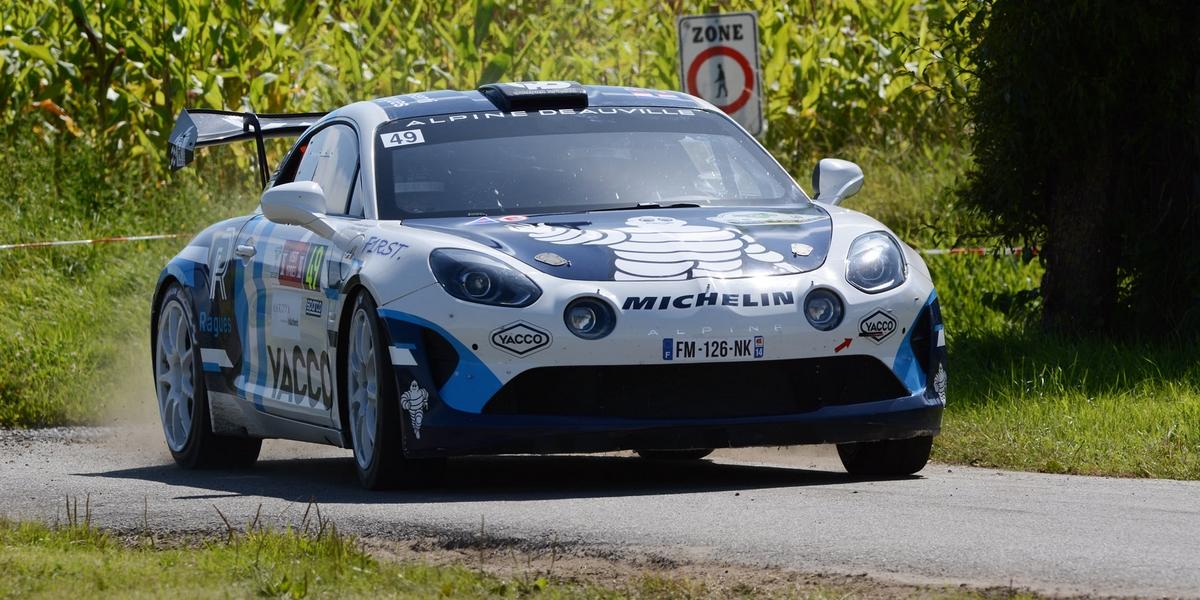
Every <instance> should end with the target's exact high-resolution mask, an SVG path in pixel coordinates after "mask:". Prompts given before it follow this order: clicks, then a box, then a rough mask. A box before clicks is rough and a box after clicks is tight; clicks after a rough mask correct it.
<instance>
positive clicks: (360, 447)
mask: <svg viewBox="0 0 1200 600" xmlns="http://www.w3.org/2000/svg"><path fill="white" fill-rule="evenodd" d="M384 339H385V338H384V335H383V329H382V328H381V327H380V324H379V320H378V316H377V309H376V306H375V301H374V300H372V299H371V296H370V295H369V294H367V293H365V292H364V293H361V294H359V295H358V296H357V297H356V298H355V301H354V309H353V312H352V313H351V316H350V331H349V334H348V335H347V339H346V342H347V343H346V346H345V347H346V355H345V361H346V363H345V364H346V409H347V410H346V413H347V417H348V423H347V426H348V427H349V429H350V440H351V442H352V446H353V448H354V466H355V470H356V471H357V472H358V480H359V482H360V483H362V485H363V487H365V488H367V489H371V490H382V489H392V488H396V487H411V486H417V485H421V484H426V483H430V482H431V481H432V480H434V479H436V478H437V476H438V475H439V474H440V472H441V468H442V467H443V466H444V465H445V461H444V460H442V459H421V460H416V459H405V458H404V427H403V421H402V420H401V419H402V418H403V415H401V414H400V400H399V395H398V394H397V392H396V377H395V374H394V373H393V372H392V365H391V363H390V361H388V360H387V358H388V357H389V356H388V351H387V343H386V342H385V341H384Z"/></svg>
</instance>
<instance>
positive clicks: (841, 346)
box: [833, 338, 854, 352]
mask: <svg viewBox="0 0 1200 600" xmlns="http://www.w3.org/2000/svg"><path fill="white" fill-rule="evenodd" d="M853 340H854V338H846V341H844V342H842V343H840V344H838V345H837V347H836V348H834V349H833V351H834V352H841V351H842V350H845V349H846V348H849V347H850V342H852V341H853Z"/></svg>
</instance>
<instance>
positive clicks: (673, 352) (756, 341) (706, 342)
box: [662, 335, 767, 360]
mask: <svg viewBox="0 0 1200 600" xmlns="http://www.w3.org/2000/svg"><path fill="white" fill-rule="evenodd" d="M766 351H767V344H766V340H764V339H763V336H761V335H756V336H753V337H744V338H728V339H691V340H688V339H678V338H663V345H662V358H663V360H712V359H718V360H719V359H746V358H749V359H755V358H762V357H763V356H764V355H766Z"/></svg>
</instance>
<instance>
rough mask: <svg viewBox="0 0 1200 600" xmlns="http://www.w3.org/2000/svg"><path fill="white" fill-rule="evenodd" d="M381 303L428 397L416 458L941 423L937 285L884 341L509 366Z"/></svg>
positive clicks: (891, 429)
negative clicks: (867, 348)
mask: <svg viewBox="0 0 1200 600" xmlns="http://www.w3.org/2000/svg"><path fill="white" fill-rule="evenodd" d="M380 312H381V316H383V320H384V322H385V324H386V325H387V331H388V334H389V336H390V338H391V343H392V344H393V345H394V348H399V349H400V352H399V354H400V355H401V356H402V357H403V358H404V359H405V360H404V361H400V362H396V363H394V364H395V369H394V371H395V375H396V384H397V389H399V390H409V389H411V390H412V392H411V394H413V395H414V396H413V397H419V396H424V395H426V394H427V397H428V399H429V402H428V403H427V404H425V405H423V406H422V407H421V408H420V409H419V411H420V414H419V415H418V414H415V413H413V412H412V411H411V410H409V408H408V406H409V405H407V404H404V399H403V398H402V399H401V400H402V405H403V406H404V407H405V410H406V411H409V412H408V413H407V416H409V417H411V421H410V420H409V419H405V428H406V435H405V442H404V445H405V454H406V455H408V456H413V457H420V456H453V455H466V454H498V453H559V452H603V451H613V450H625V449H683V448H710V447H712V448H718V447H745V446H771V445H793V444H820V443H843V442H866V441H877V440H885V439H905V438H911V437H917V436H927V435H935V434H937V433H938V432H939V430H940V426H941V415H942V410H943V407H944V406H945V348H944V341H943V340H944V334H943V332H942V323H941V317H940V312H939V311H938V308H937V302H936V295H934V294H930V296H929V298H928V299H927V300H926V302H925V303H924V306H923V307H922V308H921V309H920V310H919V311H917V314H916V316H915V318H914V317H910V319H911V321H909V320H907V319H906V321H907V323H906V324H905V326H904V327H903V330H901V331H899V332H898V333H900V334H901V335H897V336H893V337H894V338H895V339H894V340H889V342H890V346H888V347H890V348H891V349H890V350H888V351H886V352H875V353H864V352H846V353H843V354H839V353H836V352H826V353H822V352H811V353H807V357H805V356H804V355H803V354H801V356H800V357H797V356H796V355H795V354H793V357H791V358H780V359H774V360H772V359H765V360H753V361H740V362H739V361H730V362H697V363H673V364H672V363H667V362H661V361H660V362H658V363H657V364H655V363H647V362H646V361H640V362H633V361H629V362H626V363H625V364H618V365H613V364H611V363H608V364H605V363H601V362H600V361H598V360H596V359H597V355H593V356H592V358H591V361H590V362H588V361H570V362H568V361H559V360H541V361H538V363H537V364H536V365H534V364H531V365H530V367H529V368H526V369H524V370H520V371H516V372H514V371H505V370H504V365H503V363H502V364H500V365H496V364H489V363H487V362H486V361H484V360H481V359H480V357H479V356H478V354H477V351H481V350H482V348H481V347H482V344H480V343H477V342H474V340H472V339H470V338H468V339H466V340H462V339H460V338H459V337H456V336H454V335H451V334H450V333H449V332H448V331H446V330H445V329H443V328H442V327H440V326H438V325H436V324H434V323H432V322H430V321H427V320H424V319H421V318H419V317H416V316H414V315H411V314H407V313H402V312H400V311H396V310H394V309H383V310H381V311H380ZM901 336H902V337H901ZM860 345H861V342H860ZM609 358H615V359H617V360H621V359H624V358H625V355H623V354H614V355H612V356H610V357H609ZM405 361H407V362H405ZM418 434H419V435H418Z"/></svg>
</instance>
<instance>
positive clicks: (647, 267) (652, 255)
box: [509, 215, 800, 281]
mask: <svg viewBox="0 0 1200 600" xmlns="http://www.w3.org/2000/svg"><path fill="white" fill-rule="evenodd" d="M625 225H627V227H620V228H617V229H588V230H585V229H577V228H574V227H559V226H557V225H546V224H542V223H539V224H536V225H510V226H509V229H511V230H513V231H519V232H523V233H526V234H528V235H529V237H531V238H533V239H535V240H537V241H541V242H548V243H551V244H565V245H578V244H583V245H589V246H608V247H609V248H611V249H612V250H613V254H615V255H616V259H615V260H614V261H613V264H614V266H615V267H616V274H615V275H614V278H615V279H617V280H618V281H636V280H647V279H695V278H698V277H717V278H728V277H744V276H746V275H747V274H746V273H744V272H743V268H744V267H745V266H746V265H747V263H746V261H747V260H749V261H753V262H750V263H749V264H751V265H752V264H755V263H764V264H767V265H770V267H771V268H772V269H774V270H776V271H777V272H779V273H798V272H800V269H797V268H796V267H794V266H792V265H791V264H788V263H787V262H784V259H783V255H782V254H779V253H778V252H773V251H770V250H767V249H766V248H765V247H763V245H762V244H759V243H758V242H756V241H754V238H752V237H750V236H748V235H745V234H743V233H741V232H740V231H737V230H734V229H725V228H722V227H709V226H706V225H688V224H687V221H684V220H682V219H676V218H674V217H658V216H651V215H647V216H640V217H633V218H631V219H628V220H626V221H625Z"/></svg>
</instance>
